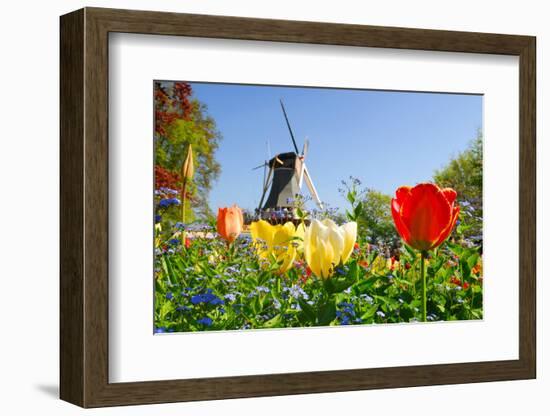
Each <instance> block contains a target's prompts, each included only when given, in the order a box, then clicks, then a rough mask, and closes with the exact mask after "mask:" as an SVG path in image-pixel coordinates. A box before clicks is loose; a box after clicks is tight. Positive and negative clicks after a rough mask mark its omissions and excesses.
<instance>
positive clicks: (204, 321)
mask: <svg viewBox="0 0 550 416" xmlns="http://www.w3.org/2000/svg"><path fill="white" fill-rule="evenodd" d="M197 323H198V324H202V325H204V326H212V318H209V317H208V316H205V317H204V318H201V319H199V320H198V321H197Z"/></svg>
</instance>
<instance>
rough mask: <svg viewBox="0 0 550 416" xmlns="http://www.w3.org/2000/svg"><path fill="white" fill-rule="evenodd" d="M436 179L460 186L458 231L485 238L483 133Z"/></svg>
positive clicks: (438, 181) (446, 185)
mask: <svg viewBox="0 0 550 416" xmlns="http://www.w3.org/2000/svg"><path fill="white" fill-rule="evenodd" d="M433 179H434V182H435V183H437V184H438V185H439V186H442V187H450V188H453V189H454V190H456V193H457V202H458V204H459V205H460V211H461V212H460V217H459V218H460V225H459V226H458V227H457V229H455V233H456V232H458V233H461V234H463V236H464V237H466V238H472V239H475V240H481V239H482V238H483V136H482V133H481V131H478V134H477V137H476V138H475V139H474V140H472V142H471V143H470V145H469V146H468V148H467V149H466V150H465V151H463V152H462V153H460V154H458V156H456V157H455V158H453V159H451V160H450V161H449V163H448V164H447V165H446V166H445V167H444V168H442V169H441V170H438V171H436V172H435V174H434V178H433Z"/></svg>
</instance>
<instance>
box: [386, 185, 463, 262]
mask: <svg viewBox="0 0 550 416" xmlns="http://www.w3.org/2000/svg"><path fill="white" fill-rule="evenodd" d="M455 199H456V191H455V190H454V189H451V188H444V189H441V188H440V187H439V186H437V185H435V184H433V183H421V184H418V185H416V186H415V187H410V186H402V187H400V188H399V189H397V191H396V192H395V198H393V199H392V203H391V208H392V216H393V221H394V222H395V227H396V228H397V232H398V233H399V234H400V235H401V237H402V238H403V240H405V242H406V243H407V244H408V245H409V246H411V247H412V248H415V249H417V250H420V251H427V250H431V249H433V248H436V247H437V246H439V245H440V244H441V243H443V242H444V241H445V240H446V239H447V237H449V234H451V231H452V229H453V227H454V225H455V223H456V220H457V218H458V213H459V212H460V208H459V206H458V205H455Z"/></svg>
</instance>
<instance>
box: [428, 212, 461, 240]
mask: <svg viewBox="0 0 550 416" xmlns="http://www.w3.org/2000/svg"><path fill="white" fill-rule="evenodd" d="M459 213H460V207H458V206H456V207H454V208H453V216H452V217H451V220H450V221H449V225H448V226H447V228H445V229H444V230H443V231H442V232H441V234H440V236H439V238H438V239H437V241H436V242H435V243H434V244H433V245H432V247H431V248H435V247H437V246H439V245H441V244H442V243H443V242H444V241H445V240H446V239H447V238H448V237H449V235H451V231H452V230H453V227H454V226H455V224H456V220H457V219H458V214H459Z"/></svg>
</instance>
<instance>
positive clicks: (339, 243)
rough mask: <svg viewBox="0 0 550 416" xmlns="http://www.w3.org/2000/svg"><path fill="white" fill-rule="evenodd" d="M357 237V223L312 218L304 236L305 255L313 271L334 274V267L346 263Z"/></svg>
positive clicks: (325, 275)
mask: <svg viewBox="0 0 550 416" xmlns="http://www.w3.org/2000/svg"><path fill="white" fill-rule="evenodd" d="M356 238H357V223H355V222H348V223H346V224H344V225H341V226H338V225H337V224H336V223H335V222H334V221H332V220H330V219H325V220H323V221H319V220H312V221H311V224H310V226H309V227H308V228H307V229H306V232H305V236H304V257H305V259H306V262H307V264H308V266H309V268H310V269H311V271H312V272H313V273H314V274H315V275H316V276H318V277H321V278H324V279H326V278H328V277H330V276H332V274H333V272H334V268H335V267H336V266H337V265H339V264H340V263H341V264H345V263H346V262H347V261H348V260H349V257H350V256H351V253H352V251H353V246H354V244H355V240H356Z"/></svg>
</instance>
